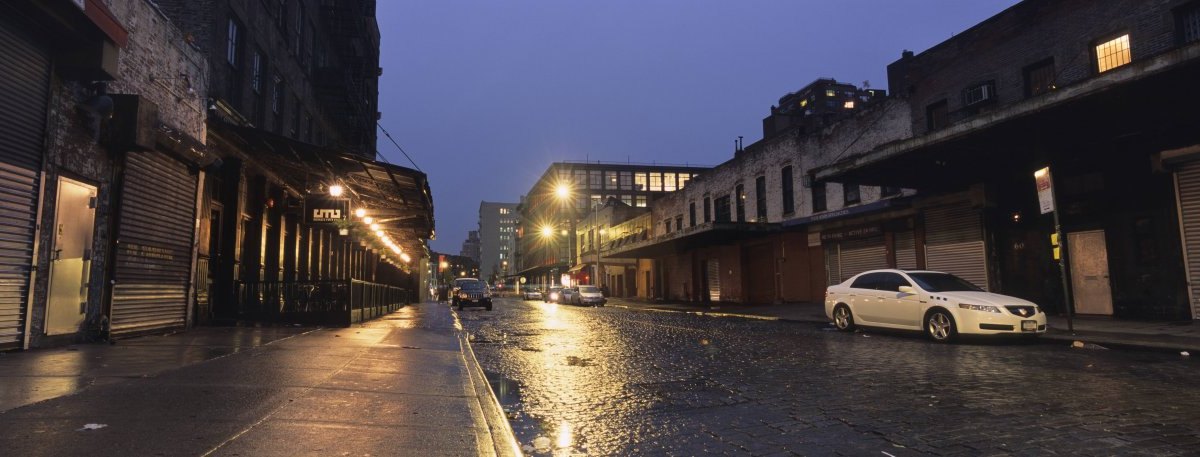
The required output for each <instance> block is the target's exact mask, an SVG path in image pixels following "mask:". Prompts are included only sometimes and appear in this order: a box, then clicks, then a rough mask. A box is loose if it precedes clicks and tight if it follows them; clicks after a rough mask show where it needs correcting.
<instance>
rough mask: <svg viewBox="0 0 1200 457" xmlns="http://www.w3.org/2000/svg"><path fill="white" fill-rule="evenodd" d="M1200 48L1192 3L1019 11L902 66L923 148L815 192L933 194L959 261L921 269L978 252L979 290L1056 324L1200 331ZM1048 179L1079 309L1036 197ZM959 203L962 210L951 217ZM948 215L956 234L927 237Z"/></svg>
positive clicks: (897, 83)
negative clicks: (1070, 316)
mask: <svg viewBox="0 0 1200 457" xmlns="http://www.w3.org/2000/svg"><path fill="white" fill-rule="evenodd" d="M1198 39H1200V4H1198V3H1197V2H1195V1H1182V0H1180V1H1172V0H1154V1H1108V2H1090V1H1083V0H1027V1H1024V2H1021V3H1019V4H1017V5H1015V6H1013V7H1011V8H1009V9H1007V10H1005V11H1003V12H1001V13H1000V14H997V15H996V16H994V17H992V18H989V19H988V20H986V21H983V22H981V23H979V24H977V25H975V26H974V27H971V28H970V29H968V30H967V31H965V32H963V33H961V34H958V35H956V36H955V37H954V38H951V39H949V40H947V41H945V42H943V43H941V44H938V45H936V46H934V47H932V48H930V49H928V50H926V51H924V52H921V53H919V54H913V53H908V52H906V53H904V55H903V57H902V58H901V59H900V60H898V61H896V62H894V63H892V64H891V65H889V66H888V75H889V76H888V79H889V83H890V85H891V86H892V87H891V88H892V92H893V94H894V95H895V96H897V97H899V99H900V100H903V101H904V102H905V103H907V105H908V106H909V108H910V117H911V120H912V124H911V129H912V131H913V135H912V137H911V138H908V139H905V140H903V141H898V142H894V143H891V144H884V145H879V146H878V147H875V148H873V149H871V150H868V151H865V152H862V153H858V154H847V155H845V156H843V157H842V158H840V159H839V160H838V161H837V162H836V163H833V164H832V165H830V166H827V167H823V168H822V169H819V170H817V172H816V173H815V176H816V179H817V180H818V181H840V182H853V183H861V184H872V185H891V186H904V187H912V188H916V189H918V190H919V191H920V192H921V195H922V201H923V202H925V203H924V204H925V205H928V206H930V209H929V210H927V211H926V212H925V213H926V215H925V220H924V227H925V230H926V232H927V233H926V234H925V238H926V239H927V241H926V242H927V243H928V242H929V240H933V239H935V238H939V239H944V240H945V241H947V242H951V243H953V244H954V245H955V246H957V248H955V249H951V250H948V251H944V252H943V251H938V250H935V249H932V247H928V246H927V248H926V250H925V254H926V255H925V256H924V257H925V258H924V259H923V260H926V261H927V262H930V263H932V262H933V261H934V260H935V259H947V258H951V259H955V258H954V256H955V255H962V254H965V253H966V252H967V251H966V250H964V249H958V248H964V247H970V252H971V255H970V257H969V258H967V257H959V258H957V259H956V262H957V263H956V265H960V266H963V267H965V266H972V267H974V268H975V269H976V270H977V273H976V274H977V279H974V278H973V280H975V281H977V284H979V285H980V286H983V287H986V288H989V289H991V290H997V291H999V292H1002V293H1006V294H1010V295H1016V296H1019V297H1023V298H1027V299H1031V300H1034V301H1036V302H1038V303H1039V304H1042V305H1043V306H1046V307H1047V308H1049V309H1051V310H1057V311H1058V312H1063V311H1065V308H1066V307H1067V306H1068V304H1069V306H1070V308H1071V309H1072V310H1073V311H1074V312H1076V313H1080V314H1089V315H1105V316H1114V317H1118V318H1153V319H1194V318H1195V317H1196V315H1197V309H1198V308H1200V305H1197V304H1198V303H1200V301H1198V300H1197V298H1196V297H1197V296H1200V290H1197V289H1196V287H1197V286H1194V284H1198V283H1197V282H1196V281H1194V280H1193V279H1191V278H1193V277H1196V276H1197V275H1198V274H1200V267H1197V265H1200V264H1197V263H1196V258H1197V257H1200V256H1197V255H1196V254H1194V252H1195V251H1194V247H1195V246H1200V236H1198V235H1197V233H1200V231H1198V230H1197V229H1196V227H1197V226H1200V224H1198V223H1197V222H1196V221H1197V220H1200V214H1197V213H1196V211H1195V210H1194V208H1195V206H1194V202H1195V201H1196V200H1197V198H1200V186H1197V184H1196V183H1197V182H1200V181H1197V180H1196V177H1197V176H1200V167H1198V166H1196V165H1195V164H1196V163H1197V162H1195V160H1194V159H1195V157H1196V154H1195V152H1196V151H1197V150H1200V147H1198V146H1197V144H1198V143H1200V134H1198V131H1197V130H1196V129H1195V126H1196V125H1197V121H1198V120H1200V119H1197V117H1198V116H1197V113H1196V110H1195V109H1194V107H1195V106H1196V103H1197V102H1198V101H1200V100H1198V99H1197V98H1198V97H1200V95H1197V94H1198V93H1197V91H1195V90H1194V88H1193V86H1194V85H1195V81H1197V80H1198V79H1197V78H1198V77H1200V42H1198ZM1044 167H1049V170H1050V176H1051V177H1052V180H1053V186H1054V197H1055V199H1056V202H1055V205H1054V206H1055V208H1056V209H1057V216H1058V218H1059V219H1060V221H1061V227H1062V232H1063V241H1064V242H1065V245H1066V246H1065V249H1064V251H1065V252H1064V254H1065V255H1066V266H1067V272H1068V273H1067V278H1066V282H1067V283H1068V284H1069V286H1068V287H1069V288H1068V289H1067V291H1069V292H1070V293H1071V297H1072V298H1071V299H1070V300H1068V299H1067V298H1066V296H1065V295H1064V287H1063V286H1062V284H1063V282H1064V281H1062V280H1060V275H1059V271H1058V267H1057V265H1056V261H1055V260H1054V258H1053V250H1052V247H1051V245H1050V235H1051V234H1052V233H1054V232H1055V221H1054V218H1053V217H1052V216H1051V215H1049V214H1042V211H1041V210H1040V208H1039V198H1038V195H1037V192H1036V189H1035V184H1034V173H1035V171H1037V170H1040V169H1042V168H1044ZM955 196H960V197H961V198H959V200H960V201H962V205H961V206H960V207H959V208H958V209H956V210H953V211H950V210H947V211H942V210H940V209H937V208H944V207H945V205H944V204H941V203H938V200H948V199H954V198H955ZM943 203H944V202H943ZM948 218H953V219H954V220H955V221H956V222H954V224H957V225H958V226H959V227H960V230H958V233H957V234H955V235H954V236H951V237H936V236H934V235H935V234H932V233H929V232H931V231H932V230H933V229H934V228H935V227H944V226H947V225H952V224H950V223H949V219H948ZM922 266H924V265H922ZM929 266H930V268H933V265H932V264H930V265H929ZM980 266H982V268H981V267H980ZM1189 284H1192V286H1189Z"/></svg>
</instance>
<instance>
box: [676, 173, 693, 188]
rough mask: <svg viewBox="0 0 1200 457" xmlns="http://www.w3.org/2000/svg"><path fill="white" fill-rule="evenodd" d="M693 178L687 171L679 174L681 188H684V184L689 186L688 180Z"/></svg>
mask: <svg viewBox="0 0 1200 457" xmlns="http://www.w3.org/2000/svg"><path fill="white" fill-rule="evenodd" d="M691 179H692V176H691V175H689V174H687V173H680V174H679V188H680V189H683V188H684V186H687V183H688V181H690V180H691Z"/></svg>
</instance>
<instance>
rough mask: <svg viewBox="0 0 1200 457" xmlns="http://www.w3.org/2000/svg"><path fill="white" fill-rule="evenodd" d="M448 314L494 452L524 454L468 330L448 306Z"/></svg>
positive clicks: (502, 456) (517, 456)
mask: <svg viewBox="0 0 1200 457" xmlns="http://www.w3.org/2000/svg"><path fill="white" fill-rule="evenodd" d="M450 314H451V315H453V316H454V326H455V327H456V328H457V329H458V341H459V344H460V345H461V346H462V349H463V350H462V353H463V358H464V359H466V362H467V370H468V371H470V372H471V377H470V379H469V380H470V381H471V387H472V388H474V389H475V396H476V398H477V399H478V400H479V407H480V408H481V409H482V410H483V420H484V422H487V427H488V430H489V431H490V432H491V439H492V446H493V447H494V448H495V451H496V455H497V456H500V457H521V456H523V455H524V454H523V453H522V452H521V444H520V443H519V442H517V435H516V433H515V432H514V431H513V429H512V424H509V423H508V416H506V415H505V414H504V408H503V407H502V406H500V399H499V398H496V393H495V392H492V387H491V385H490V384H488V381H487V376H485V375H484V374H483V367H481V366H479V359H476V358H475V350H474V349H473V348H472V347H471V341H470V338H468V336H467V332H466V331H465V330H463V329H462V324H461V323H460V322H459V320H458V312H456V311H455V310H454V308H453V307H451V308H450Z"/></svg>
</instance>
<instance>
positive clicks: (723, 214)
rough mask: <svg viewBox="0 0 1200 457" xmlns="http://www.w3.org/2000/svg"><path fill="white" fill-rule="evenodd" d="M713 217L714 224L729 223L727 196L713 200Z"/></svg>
mask: <svg viewBox="0 0 1200 457" xmlns="http://www.w3.org/2000/svg"><path fill="white" fill-rule="evenodd" d="M713 216H715V217H716V219H715V220H716V222H729V195H722V196H720V197H717V199H716V200H713ZM739 222H740V220H739Z"/></svg>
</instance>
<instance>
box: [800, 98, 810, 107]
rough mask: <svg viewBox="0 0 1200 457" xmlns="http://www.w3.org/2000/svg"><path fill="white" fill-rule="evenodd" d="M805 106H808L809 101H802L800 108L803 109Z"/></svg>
mask: <svg viewBox="0 0 1200 457" xmlns="http://www.w3.org/2000/svg"><path fill="white" fill-rule="evenodd" d="M805 106H808V99H804V100H800V107H801V108H803V107H805Z"/></svg>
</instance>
